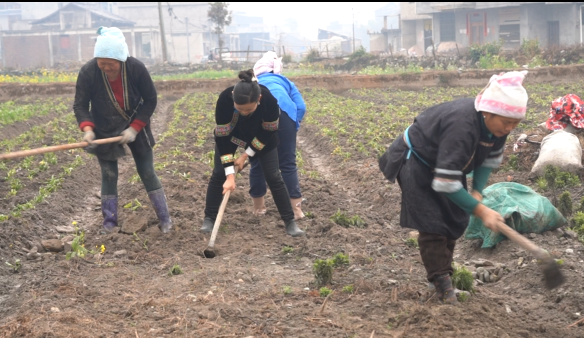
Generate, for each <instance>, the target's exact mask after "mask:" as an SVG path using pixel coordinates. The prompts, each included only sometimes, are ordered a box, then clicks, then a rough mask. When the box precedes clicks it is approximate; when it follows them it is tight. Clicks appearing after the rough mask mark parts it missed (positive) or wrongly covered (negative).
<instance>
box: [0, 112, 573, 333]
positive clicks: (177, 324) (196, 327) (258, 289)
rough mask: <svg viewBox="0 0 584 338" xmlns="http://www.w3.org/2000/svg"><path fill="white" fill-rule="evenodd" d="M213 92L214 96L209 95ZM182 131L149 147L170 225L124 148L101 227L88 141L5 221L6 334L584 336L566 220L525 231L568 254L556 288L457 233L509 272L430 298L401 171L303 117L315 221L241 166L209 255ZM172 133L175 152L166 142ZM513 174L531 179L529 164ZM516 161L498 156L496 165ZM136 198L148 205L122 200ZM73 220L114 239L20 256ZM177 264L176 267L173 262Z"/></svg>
mask: <svg viewBox="0 0 584 338" xmlns="http://www.w3.org/2000/svg"><path fill="white" fill-rule="evenodd" d="M207 108H208V109H213V104H212V102H208V103H207ZM179 109H183V110H185V109H187V108H184V107H179ZM174 114H176V113H175V111H174V108H173V107H172V106H171V105H170V102H164V103H163V104H160V105H159V109H158V111H157V113H156V114H155V115H154V119H153V127H154V133H155V134H156V135H160V134H162V133H163V132H164V131H165V130H166V126H167V125H168V123H169V121H171V120H172V119H173V116H174ZM181 137H182V136H180V135H178V134H175V135H172V136H169V137H167V138H165V139H164V141H163V142H161V143H159V145H157V146H156V148H155V156H156V163H161V162H163V161H165V162H167V163H168V165H167V166H166V167H164V168H162V169H160V170H158V173H159V176H160V178H161V180H162V182H163V186H164V189H165V191H166V195H167V197H168V199H169V206H170V209H171V216H172V218H173V221H174V224H175V228H174V230H173V232H171V233H170V234H167V235H163V234H161V233H160V231H159V230H158V228H157V219H156V216H155V214H154V212H153V210H152V208H151V207H150V204H149V202H148V197H147V194H146V192H145V190H144V188H143V186H142V185H141V183H140V182H136V181H135V180H133V179H132V178H133V176H134V175H135V173H136V172H135V169H134V164H133V161H132V159H131V156H128V157H126V158H124V159H123V160H120V178H119V185H118V187H119V191H120V206H119V208H120V225H121V230H122V231H123V232H119V233H113V234H104V233H102V231H101V221H102V216H101V212H100V209H99V205H100V200H99V188H100V178H99V177H100V174H99V165H98V163H97V160H96V159H95V158H93V157H89V156H87V155H83V156H84V158H85V159H86V161H85V163H86V164H85V165H83V166H82V167H80V168H79V169H77V170H76V171H74V172H73V174H72V176H71V177H69V178H68V179H67V180H65V181H64V183H63V185H62V187H61V189H59V190H58V191H56V192H55V193H53V194H52V195H51V197H50V198H49V199H48V200H47V201H46V202H44V203H41V204H40V205H38V206H37V207H36V208H35V209H33V210H28V211H25V212H23V215H22V217H20V218H16V219H10V220H8V221H6V222H3V223H0V225H2V227H3V231H2V234H0V249H1V258H2V260H3V261H7V262H14V260H15V259H20V260H21V262H22V268H20V269H19V271H18V272H13V270H11V269H10V267H9V266H7V265H6V266H4V268H2V270H0V305H1V306H0V318H1V319H0V336H3V337H250V336H253V337H430V336H444V337H459V336H465V337H475V336H482V337H582V336H584V331H583V329H584V328H583V327H582V326H575V327H570V328H568V325H570V324H572V323H574V322H575V321H577V320H578V319H580V318H582V317H581V313H582V311H583V310H584V287H583V286H582V285H581V283H580V281H581V280H582V278H583V277H584V271H583V268H584V264H583V261H582V258H583V254H584V247H583V246H582V244H580V243H579V242H578V241H577V240H575V239H570V238H567V237H565V236H563V234H564V233H563V232H554V233H546V234H543V235H531V238H532V240H533V241H534V242H536V243H537V244H538V245H541V246H542V247H544V248H546V249H548V250H550V252H552V253H554V254H555V255H556V257H558V258H559V257H561V258H562V259H564V264H563V265H562V271H563V273H564V274H565V276H566V278H567V283H566V284H565V285H563V286H562V287H561V288H559V289H556V290H553V291H547V290H545V288H544V286H543V283H542V280H541V273H540V272H539V267H538V266H537V264H536V262H534V260H533V257H530V256H529V255H528V254H526V253H525V252H524V251H523V250H521V249H519V248H518V247H517V246H516V245H514V244H513V243H511V242H509V241H504V242H502V243H501V244H499V245H497V247H495V248H494V249H489V250H485V249H480V243H476V241H469V240H464V239H461V240H460V241H459V242H458V244H457V249H456V251H455V261H456V262H457V263H459V264H466V265H467V266H469V267H471V266H474V262H475V261H478V260H480V259H486V260H489V261H491V262H493V263H499V264H504V265H505V266H506V270H505V271H506V272H505V273H503V275H502V277H501V279H500V280H499V281H497V282H495V283H486V284H484V285H479V286H477V288H476V293H475V294H474V295H472V296H471V297H470V299H468V300H467V301H465V302H461V303H460V304H458V305H457V306H448V305H441V304H439V303H438V302H436V301H434V300H432V299H431V300H429V301H426V300H425V299H424V295H425V294H427V292H428V287H427V282H426V280H425V270H424V268H423V265H422V264H421V261H420V256H419V252H418V250H417V249H416V248H415V247H412V246H410V245H408V244H407V243H406V240H407V239H408V238H409V237H410V235H409V234H408V232H409V230H407V229H402V228H400V227H399V203H400V192H399V187H398V186H397V185H389V184H388V183H387V182H386V181H385V180H384V178H383V176H382V175H381V174H380V173H379V169H378V167H377V162H376V159H375V158H373V157H371V158H358V159H357V158H356V159H350V160H347V161H344V162H342V161H339V160H338V159H336V158H335V157H333V156H331V155H330V154H331V152H332V149H330V147H329V145H328V144H327V143H326V142H323V141H322V139H321V138H320V137H319V136H318V134H317V133H316V130H314V129H313V127H312V126H309V125H306V126H303V128H301V131H300V134H299V142H298V145H299V150H300V152H301V153H302V156H303V158H304V166H303V168H302V169H303V172H304V174H303V175H301V187H302V191H303V195H304V198H305V199H306V200H305V202H304V203H303V210H304V211H305V212H306V213H309V215H310V216H311V218H305V219H303V220H302V221H300V222H299V224H300V226H301V228H303V229H305V230H306V232H307V234H308V235H307V237H306V238H291V237H289V236H287V235H286V234H285V231H284V227H283V222H282V221H281V220H280V219H279V215H278V213H277V211H276V209H275V205H274V203H273V201H272V200H271V198H270V197H269V194H268V198H267V200H266V201H267V208H268V212H267V214H266V215H265V216H263V217H255V216H253V215H252V203H251V199H250V198H249V196H248V194H247V190H248V189H249V183H248V179H249V177H248V172H247V170H246V171H244V172H243V173H242V175H241V177H239V178H238V180H237V186H238V187H237V190H236V191H235V192H234V193H233V194H232V196H231V198H230V200H229V204H228V207H227V211H226V214H225V216H224V218H223V223H222V226H221V229H220V231H219V235H218V239H217V242H216V248H217V253H218V256H217V257H216V258H214V259H206V258H203V256H202V251H203V250H204V249H205V248H206V246H207V243H208V240H209V236H208V235H204V234H201V233H200V232H198V228H199V227H200V226H201V223H202V219H203V209H204V203H205V193H206V187H207V182H208V179H209V176H210V173H211V170H212V169H211V167H210V166H209V164H208V163H207V162H205V161H203V160H202V159H204V158H205V156H206V154H208V153H209V152H210V151H211V150H213V147H214V145H213V138H212V135H211V131H210V130H209V131H208V132H207V134H206V135H193V134H192V133H190V134H187V135H186V138H185V139H182V138H181ZM196 137H203V138H205V142H204V143H203V145H202V146H197V145H195V144H194V139H195V138H196ZM177 149H179V150H180V154H178V153H177V154H175V155H171V154H173V152H176V151H177ZM192 159H196V160H194V161H193V160H192ZM511 174H512V175H513V176H514V180H516V181H518V182H519V183H523V184H527V183H529V181H528V178H527V175H524V174H522V173H511ZM509 175H510V173H509V172H503V171H501V172H499V173H497V174H496V175H495V176H494V178H493V180H491V181H499V180H505V179H506V178H507V177H508V176H509ZM26 189H31V191H34V189H35V188H34V187H30V188H28V187H27V188H26ZM578 189H580V188H578ZM576 193H578V192H577V191H574V194H576ZM578 196H581V192H580V195H578ZM135 200H138V201H139V202H140V203H141V204H142V206H143V207H141V208H137V209H136V210H134V211H132V210H131V209H130V208H124V207H123V206H124V205H127V204H128V203H130V202H132V201H135ZM3 207H4V206H2V208H3ZM336 211H343V212H346V213H347V214H348V215H359V216H361V217H362V218H363V219H364V220H365V221H366V223H367V226H366V227H364V228H344V227H341V226H338V225H336V224H335V223H333V222H332V221H331V220H330V217H331V216H332V215H333V214H334V213H335V212H336ZM0 213H1V212H0ZM72 222H76V224H77V225H78V226H79V227H81V228H83V229H86V231H85V237H86V244H85V247H86V248H88V249H91V250H95V251H99V247H101V246H102V245H103V246H104V247H105V252H104V253H103V254H100V255H97V254H96V255H93V254H89V255H87V256H86V257H85V258H83V259H71V260H66V259H65V253H64V252H60V253H43V254H42V258H39V259H37V260H27V259H26V253H27V251H28V250H30V249H31V248H32V247H33V246H35V245H36V243H37V242H38V241H40V240H42V239H47V238H57V237H58V238H62V237H63V236H64V234H59V233H57V231H56V226H69V225H71V224H72ZM567 249H572V253H567V251H566V250H567ZM340 252H342V253H345V254H348V255H349V258H350V264H349V265H348V266H342V267H338V268H336V269H335V271H334V276H333V281H332V283H331V284H330V285H328V287H329V288H330V289H332V290H333V293H332V294H331V295H330V296H329V297H328V298H324V297H321V296H320V295H319V290H318V288H317V287H316V285H315V284H314V275H313V272H312V264H313V262H314V260H315V259H319V258H320V259H325V258H331V257H332V256H334V255H335V254H337V253H340ZM568 252H569V251H568ZM520 260H521V263H520V264H519V263H518V262H519V261H520ZM175 265H178V266H180V269H181V270H182V273H181V274H177V275H173V274H171V273H170V270H171V269H172V268H173V267H174V266H175Z"/></svg>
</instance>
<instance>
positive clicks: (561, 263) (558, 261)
mask: <svg viewBox="0 0 584 338" xmlns="http://www.w3.org/2000/svg"><path fill="white" fill-rule="evenodd" d="M556 263H558V265H560V266H561V265H564V260H563V259H556Z"/></svg>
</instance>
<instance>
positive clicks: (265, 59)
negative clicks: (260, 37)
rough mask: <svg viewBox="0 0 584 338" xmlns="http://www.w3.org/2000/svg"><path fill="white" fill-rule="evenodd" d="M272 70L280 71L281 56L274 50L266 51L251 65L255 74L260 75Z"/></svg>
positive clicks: (275, 72) (277, 72)
mask: <svg viewBox="0 0 584 338" xmlns="http://www.w3.org/2000/svg"><path fill="white" fill-rule="evenodd" d="M272 71H273V72H274V74H280V73H282V58H279V57H278V54H276V52H272V51H269V52H266V54H264V56H262V58H261V59H259V60H258V62H256V63H255V65H254V66H253V72H254V74H255V76H260V75H261V74H264V73H269V72H272Z"/></svg>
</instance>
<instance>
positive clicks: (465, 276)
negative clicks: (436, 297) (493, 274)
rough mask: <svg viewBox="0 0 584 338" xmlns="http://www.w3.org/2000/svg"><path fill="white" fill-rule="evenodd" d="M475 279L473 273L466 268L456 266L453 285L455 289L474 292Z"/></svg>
mask: <svg viewBox="0 0 584 338" xmlns="http://www.w3.org/2000/svg"><path fill="white" fill-rule="evenodd" d="M473 283H474V279H473V278H472V272H470V270H468V269H467V268H465V267H464V266H456V265H454V273H453V274H452V284H453V285H454V287H455V288H457V289H459V290H463V291H470V292H473V291H474V287H473Z"/></svg>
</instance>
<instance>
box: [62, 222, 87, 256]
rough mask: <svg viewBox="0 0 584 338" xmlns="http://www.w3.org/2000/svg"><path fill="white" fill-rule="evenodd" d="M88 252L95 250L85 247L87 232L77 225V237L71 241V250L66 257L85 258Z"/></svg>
mask: <svg viewBox="0 0 584 338" xmlns="http://www.w3.org/2000/svg"><path fill="white" fill-rule="evenodd" d="M88 253H93V251H89V250H87V249H86V248H85V232H84V231H79V228H77V227H75V237H74V238H73V241H72V242H71V251H69V252H67V254H66V255H65V259H66V260H70V259H71V258H84V257H85V255H87V254H88Z"/></svg>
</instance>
